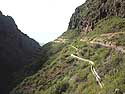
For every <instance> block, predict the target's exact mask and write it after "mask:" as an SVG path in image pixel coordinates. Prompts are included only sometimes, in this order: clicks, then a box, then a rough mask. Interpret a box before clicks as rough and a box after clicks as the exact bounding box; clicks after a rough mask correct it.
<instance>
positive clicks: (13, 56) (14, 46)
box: [0, 13, 41, 94]
mask: <svg viewBox="0 0 125 94" xmlns="http://www.w3.org/2000/svg"><path fill="white" fill-rule="evenodd" d="M40 48H41V47H40V45H39V43H37V42H36V41H35V40H33V39H31V38H29V37H28V36H27V35H25V34H23V33H22V32H21V31H20V30H19V29H18V27H17V26H16V24H15V22H14V20H13V18H12V17H10V16H5V15H3V14H2V13H0V74H1V76H0V93H1V94H8V93H7V92H8V89H9V88H8V87H9V85H10V81H11V80H15V79H16V78H15V79H12V75H11V74H12V73H14V72H18V71H19V70H20V69H22V68H23V67H24V66H25V65H27V64H29V63H31V62H33V60H34V57H33V56H34V55H35V54H36V53H37V52H38V51H39V50H40ZM5 92H6V93H5Z"/></svg>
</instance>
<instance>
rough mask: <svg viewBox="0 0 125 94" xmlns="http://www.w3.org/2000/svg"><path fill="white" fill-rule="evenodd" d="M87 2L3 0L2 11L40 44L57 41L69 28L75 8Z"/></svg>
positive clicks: (78, 0) (83, 0)
mask: <svg viewBox="0 0 125 94" xmlns="http://www.w3.org/2000/svg"><path fill="white" fill-rule="evenodd" d="M84 2H85V0H1V2H0V10H1V11H2V12H3V14H4V15H9V16H12V17H13V18H14V20H15V22H16V24H17V26H18V28H19V29H20V30H21V31H22V32H24V33H25V34H27V35H28V36H30V37H31V38H33V39H35V40H36V41H38V42H39V43H47V42H49V41H52V40H54V39H56V38H57V37H58V36H60V35H61V34H62V33H63V32H65V31H66V30H67V28H68V23H69V21H70V18H71V16H72V14H73V12H74V11H75V8H76V7H78V6H79V5H81V4H83V3H84Z"/></svg>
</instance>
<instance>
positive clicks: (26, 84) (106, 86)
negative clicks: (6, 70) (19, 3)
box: [10, 0, 125, 94]
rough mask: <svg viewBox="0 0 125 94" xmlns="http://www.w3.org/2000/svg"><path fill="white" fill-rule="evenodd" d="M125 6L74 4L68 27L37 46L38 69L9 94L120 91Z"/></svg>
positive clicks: (112, 1) (97, 1) (124, 75)
mask: <svg viewBox="0 0 125 94" xmlns="http://www.w3.org/2000/svg"><path fill="white" fill-rule="evenodd" d="M124 7H125V1H123V0H119V1H118V0H87V1H86V3H85V4H83V5H81V6H79V7H78V8H76V10H75V13H74V14H73V15H72V17H71V19H70V22H69V27H68V30H67V31H66V32H64V33H63V34H62V36H60V37H58V38H57V39H56V40H55V41H53V42H50V43H48V44H46V45H44V46H43V47H42V49H43V50H42V51H43V53H45V54H44V55H42V56H41V59H40V62H41V63H43V65H42V66H41V69H40V70H39V71H38V72H36V73H35V74H34V75H32V76H29V77H26V78H25V79H24V80H23V81H22V83H21V84H19V85H17V87H15V88H14V89H13V90H12V91H11V92H10V94H123V93H124V92H125V69H124V67H125V38H124V37H125V8H124ZM89 62H91V63H92V64H91V63H89ZM93 63H94V64H93ZM100 83H101V85H102V86H101V85H100Z"/></svg>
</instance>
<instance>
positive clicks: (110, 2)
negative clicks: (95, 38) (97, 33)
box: [68, 0, 125, 30]
mask: <svg viewBox="0 0 125 94" xmlns="http://www.w3.org/2000/svg"><path fill="white" fill-rule="evenodd" d="M109 16H119V17H123V18H124V17H125V0H87V1H86V2H85V3H84V4H83V5H81V6H79V7H77V8H76V10H75V13H73V15H72V17H71V19H70V22H69V27H68V29H75V28H80V29H81V27H82V29H83V28H84V27H85V26H87V25H90V23H93V26H92V29H93V27H94V24H95V23H97V22H98V21H99V20H100V19H102V18H106V17H109ZM83 30H85V29H83Z"/></svg>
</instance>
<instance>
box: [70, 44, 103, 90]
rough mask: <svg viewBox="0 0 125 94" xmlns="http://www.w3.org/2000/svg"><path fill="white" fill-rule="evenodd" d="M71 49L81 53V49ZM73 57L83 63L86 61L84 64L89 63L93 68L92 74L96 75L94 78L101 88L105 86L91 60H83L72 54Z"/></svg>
mask: <svg viewBox="0 0 125 94" xmlns="http://www.w3.org/2000/svg"><path fill="white" fill-rule="evenodd" d="M71 47H73V48H74V49H75V50H76V51H78V52H79V49H78V48H76V47H75V46H71ZM71 57H73V58H76V59H78V60H81V61H84V62H88V63H89V64H90V66H91V72H92V74H93V75H94V77H95V78H96V81H97V82H98V84H99V86H100V87H101V88H103V87H104V84H103V82H102V80H101V77H100V76H99V75H98V73H97V71H96V70H95V68H94V65H95V63H94V62H93V61H91V60H89V59H84V58H81V57H79V56H76V55H74V54H71Z"/></svg>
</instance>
